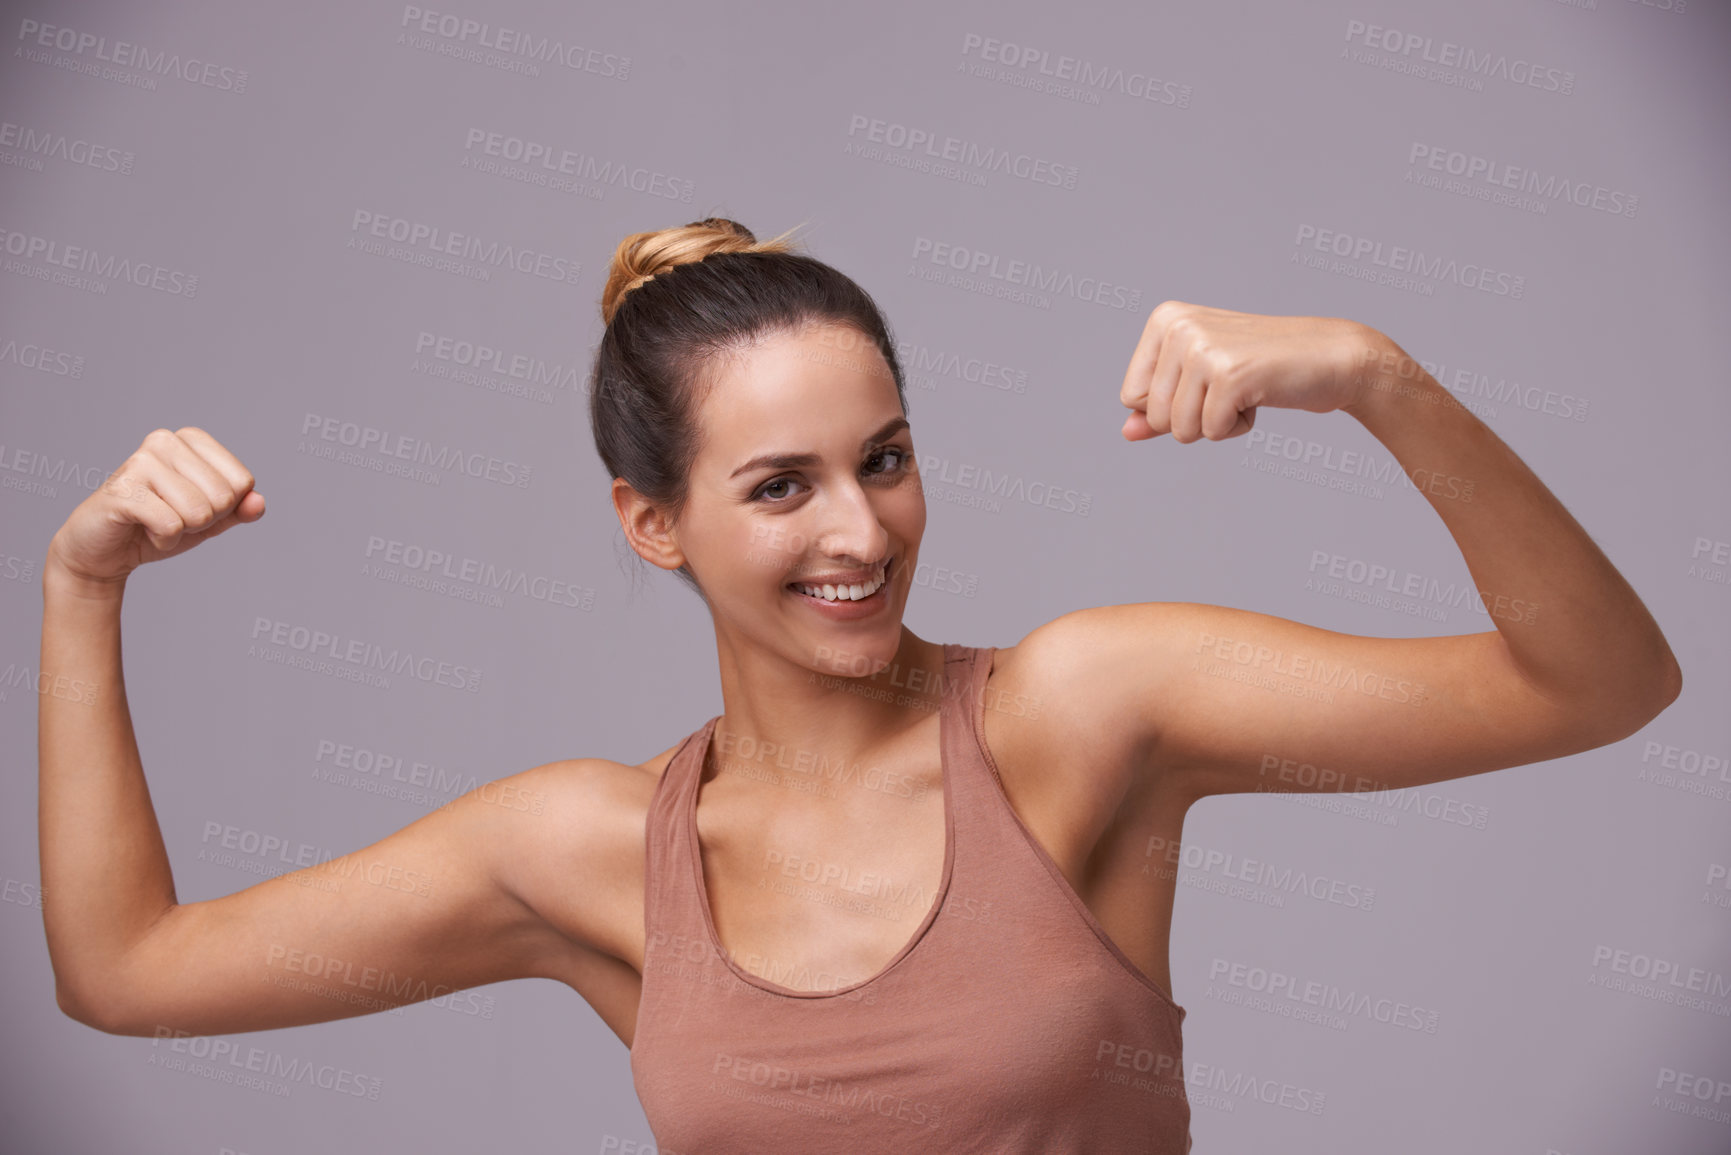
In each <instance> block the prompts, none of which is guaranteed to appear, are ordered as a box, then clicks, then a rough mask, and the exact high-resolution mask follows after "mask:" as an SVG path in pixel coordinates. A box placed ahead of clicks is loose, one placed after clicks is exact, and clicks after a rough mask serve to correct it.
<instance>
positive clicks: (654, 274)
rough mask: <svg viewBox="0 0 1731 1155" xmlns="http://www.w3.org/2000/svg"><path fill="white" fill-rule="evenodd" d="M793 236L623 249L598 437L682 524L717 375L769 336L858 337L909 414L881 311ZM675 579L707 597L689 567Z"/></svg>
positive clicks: (690, 240)
mask: <svg viewBox="0 0 1731 1155" xmlns="http://www.w3.org/2000/svg"><path fill="white" fill-rule="evenodd" d="M792 231H793V230H791V229H790V230H788V232H786V233H783V234H781V235H780V236H777V237H774V238H772V239H770V240H767V241H759V240H758V239H757V237H756V236H755V235H753V233H752V231H751V230H750V229H748V228H746V227H745V226H744V225H742V224H739V223H738V222H736V221H730V220H727V219H726V218H724V217H707V218H705V219H703V220H700V221H693V222H691V223H690V224H688V225H681V226H679V227H677V228H668V229H659V230H655V231H651V232H642V233H632V234H631V235H630V236H628V237H626V238H625V239H624V240H622V241H620V242H619V247H618V248H617V249H615V250H614V253H613V264H612V267H611V268H610V269H609V270H608V274H607V285H606V288H605V289H603V290H602V293H601V319H602V320H603V321H604V322H606V325H607V328H606V331H605V332H604V333H603V334H602V336H601V344H600V347H599V348H598V349H597V350H596V354H595V366H594V370H593V371H592V373H591V374H590V379H589V423H590V428H591V429H592V431H593V432H594V435H595V448H596V451H597V452H599V453H600V454H601V461H602V463H603V464H604V465H606V467H607V472H608V474H609V475H610V476H612V477H616V478H617V477H622V478H624V479H625V480H626V481H627V482H628V483H629V484H630V485H631V487H632V488H633V489H635V490H636V491H637V492H638V493H641V494H642V495H643V496H644V497H646V498H648V499H649V500H650V501H652V502H654V503H656V504H657V505H659V506H660V507H661V508H662V509H663V510H664V511H665V512H666V513H667V515H668V516H669V517H670V518H671V519H673V520H675V521H677V520H678V518H679V515H680V513H681V511H683V509H684V508H685V501H686V497H687V493H688V488H689V481H690V474H691V463H692V461H693V460H694V459H695V458H696V456H697V451H698V449H699V448H700V447H701V445H702V431H701V430H700V429H699V428H698V426H697V421H696V413H697V409H698V406H699V405H700V404H701V403H702V400H703V398H704V396H706V395H707V392H708V390H709V389H710V388H711V387H713V384H714V377H713V376H712V373H711V371H712V369H713V368H714V367H715V365H716V363H717V362H718V361H720V360H722V359H724V358H728V357H732V356H736V355H738V354H739V353H741V352H743V351H744V350H745V349H746V348H748V347H749V346H751V345H753V344H755V343H756V342H758V341H760V340H762V339H763V338H765V337H768V336H771V335H775V334H779V333H796V332H798V331H800V330H802V329H804V328H805V327H806V326H807V325H810V324H814V323H824V322H827V323H834V324H840V325H845V326H848V327H850V328H852V329H854V330H855V331H856V332H858V333H859V334H861V335H862V336H863V337H864V338H865V340H866V341H868V342H869V343H870V344H872V345H874V346H875V347H876V348H877V349H878V351H879V352H880V353H882V354H883V358H884V360H885V361H886V362H887V363H888V364H889V369H890V374H891V376H892V377H893V378H894V379H895V384H896V396H897V399H898V400H899V401H900V402H901V407H902V413H903V415H904V416H905V415H906V414H907V411H908V401H907V390H906V386H905V384H904V382H903V379H902V370H901V365H900V363H899V361H898V360H897V358H896V352H895V344H894V342H893V341H892V339H891V337H890V333H889V326H888V324H887V323H886V322H885V320H884V317H883V314H882V313H881V312H880V311H879V310H878V307H877V303H876V302H875V301H873V300H872V298H871V296H870V294H868V293H867V292H866V291H865V290H864V289H862V288H860V287H859V285H857V284H856V283H854V281H853V279H852V278H850V277H848V276H847V275H846V274H844V273H842V272H839V271H838V270H836V269H834V268H832V267H831V266H829V265H827V264H825V263H824V262H822V261H819V260H817V259H816V258H814V257H809V256H806V255H804V254H802V253H797V252H794V251H793V249H792V246H791V245H790V244H789V243H788V241H787V238H788V236H789V235H790V234H791V233H792ZM633 556H635V555H633ZM676 572H677V573H678V574H679V576H680V578H681V579H682V580H684V581H685V582H686V584H687V585H689V586H690V587H691V588H692V589H693V590H695V591H696V592H697V594H698V596H699V597H703V596H704V595H703V590H702V587H701V586H699V585H698V583H697V580H696V578H695V577H694V576H693V575H692V574H691V572H690V568H689V567H688V566H684V565H682V566H680V567H679V569H678V570H677V571H676ZM705 600H706V601H707V598H705Z"/></svg>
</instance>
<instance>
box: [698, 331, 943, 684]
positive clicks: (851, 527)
mask: <svg viewBox="0 0 1731 1155" xmlns="http://www.w3.org/2000/svg"><path fill="white" fill-rule="evenodd" d="M713 380H714V387H713V388H711V389H710V390H709V392H708V395H707V396H706V397H705V398H704V400H703V402H702V404H701V405H700V406H699V409H698V412H697V420H698V423H699V426H700V428H701V429H702V431H703V432H702V442H703V444H702V447H701V448H700V449H699V451H698V454H697V457H696V459H695V460H694V461H693V463H692V468H691V482H690V492H689V497H688V499H687V504H686V506H685V509H684V511H683V512H682V513H681V515H680V519H679V524H678V526H677V527H676V529H675V530H674V536H675V538H676V540H677V542H678V546H679V550H680V552H681V553H683V554H684V557H685V561H686V562H687V563H688V564H689V565H690V567H691V572H692V573H693V574H694V575H695V576H696V578H697V581H698V583H699V584H700V585H702V587H703V589H704V592H705V594H706V595H707V597H708V601H709V606H710V609H711V612H712V613H713V614H714V615H715V618H716V623H717V626H718V628H719V629H720V630H721V631H722V632H723V634H724V635H729V634H730V635H732V637H733V638H734V640H735V641H736V642H738V643H746V644H749V645H752V646H756V647H767V648H769V649H771V650H773V651H775V652H776V653H778V654H780V655H782V656H783V657H785V658H787V659H788V660H790V661H792V662H795V663H798V664H799V665H802V666H805V667H807V668H809V669H815V670H820V671H823V672H826V673H835V674H843V675H849V676H861V675H866V674H871V673H874V672H876V671H877V670H879V669H882V668H883V667H884V666H886V665H888V664H890V663H891V662H893V661H894V659H895V656H896V653H897V651H898V648H899V646H900V644H901V631H902V625H901V621H902V612H903V609H904V608H905V606H906V604H907V597H908V592H909V590H910V589H911V588H912V584H913V583H912V575H913V573H914V571H915V567H916V564H917V559H918V555H919V547H920V538H921V536H922V535H923V534H924V533H925V528H926V502H925V495H924V493H922V492H921V490H920V481H919V472H918V470H917V467H916V465H915V462H914V445H913V436H912V432H911V431H910V429H909V428H908V424H907V421H906V419H905V418H904V417H903V416H902V408H901V403H900V401H899V399H898V397H897V394H896V386H895V379H894V378H893V377H892V376H891V375H890V369H889V364H888V363H887V362H886V361H885V360H884V358H883V355H882V354H881V353H880V352H879V351H878V349H877V347H876V345H875V343H874V342H873V341H872V340H871V339H870V338H868V337H866V336H864V335H862V334H861V333H859V332H858V331H857V330H855V329H853V328H851V327H845V326H840V325H833V324H828V323H825V324H820V325H813V326H809V327H807V328H806V329H805V330H804V331H803V332H801V333H799V334H798V335H790V334H778V335H776V336H773V337H770V338H768V339H766V340H764V341H763V342H762V343H760V344H758V345H755V346H752V347H750V348H748V349H747V350H745V351H744V352H743V353H740V354H738V355H736V356H734V357H731V358H723V359H722V360H720V361H718V362H717V363H716V364H715V365H714V366H713ZM886 567H887V580H886V578H885V571H886ZM826 579H828V581H827V583H826ZM837 583H841V584H844V585H846V586H849V587H851V588H848V589H840V588H837V589H832V590H830V591H827V593H828V594H829V595H830V596H828V597H826V596H825V595H826V591H824V590H821V589H820V590H818V596H816V597H813V596H811V595H810V594H807V593H804V592H801V590H800V589H799V588H798V587H800V586H814V585H822V584H830V585H832V586H833V585H836V584H837ZM879 583H881V585H880V584H879ZM874 585H878V586H879V588H877V589H876V590H875V592H874V590H873V586H874ZM855 594H859V595H865V596H863V597H861V598H858V599H857V600H855V597H854V595H855ZM831 597H833V599H834V600H831Z"/></svg>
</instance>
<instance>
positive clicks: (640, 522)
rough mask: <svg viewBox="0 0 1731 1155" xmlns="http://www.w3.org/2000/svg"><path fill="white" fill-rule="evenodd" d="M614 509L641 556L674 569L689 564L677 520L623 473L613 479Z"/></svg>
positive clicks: (661, 566)
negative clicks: (680, 546)
mask: <svg viewBox="0 0 1731 1155" xmlns="http://www.w3.org/2000/svg"><path fill="white" fill-rule="evenodd" d="M613 511H614V512H615V513H617V514H618V515H619V526H620V528H621V529H623V530H624V531H625V540H626V541H627V542H629V543H630V544H631V548H632V549H633V550H634V551H636V553H637V556H638V557H641V558H642V559H643V560H644V561H646V562H648V563H649V564H651V565H653V566H656V567H658V568H660V569H667V570H674V569H678V568H679V567H680V566H682V565H684V564H685V554H684V552H683V551H681V550H680V548H679V541H678V534H677V532H676V531H675V529H674V526H673V523H672V522H671V521H670V520H668V518H667V515H666V514H665V513H664V512H663V511H662V510H661V507H660V506H658V505H656V504H655V503H654V502H652V501H650V500H649V499H648V498H646V497H644V496H643V495H642V494H641V493H638V492H637V491H636V490H635V489H633V488H632V487H631V483H630V482H628V481H626V480H625V479H624V478H622V477H615V478H614V479H613Z"/></svg>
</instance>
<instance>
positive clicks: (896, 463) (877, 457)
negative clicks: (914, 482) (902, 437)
mask: <svg viewBox="0 0 1731 1155" xmlns="http://www.w3.org/2000/svg"><path fill="white" fill-rule="evenodd" d="M909 456H910V454H909V453H908V451H907V450H905V449H902V448H900V447H898V446H891V447H889V448H887V449H879V450H877V451H876V452H874V453H873V454H872V455H871V456H870V457H868V458H866V468H865V472H866V475H867V476H869V477H882V476H884V475H885V474H892V473H900V472H901V471H902V470H903V469H904V468H906V466H907V463H908V458H909ZM798 484H799V482H798V481H795V480H794V479H793V478H791V477H777V478H775V479H773V480H771V481H766V482H764V483H763V485H761V486H760V487H759V488H758V490H757V492H756V493H754V494H752V495H751V499H752V500H753V501H765V500H767V501H769V502H770V503H771V504H774V505H779V504H780V503H781V502H783V501H785V500H787V499H788V498H789V497H791V496H792V494H791V493H789V492H788V491H787V489H786V487H787V486H790V485H798Z"/></svg>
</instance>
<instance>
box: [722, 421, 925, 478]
mask: <svg viewBox="0 0 1731 1155" xmlns="http://www.w3.org/2000/svg"><path fill="white" fill-rule="evenodd" d="M906 428H908V419H907V418H906V417H892V418H890V419H889V420H888V421H886V422H884V423H883V426H882V428H880V429H879V430H878V431H877V432H876V433H873V434H872V435H871V436H870V437H867V438H866V439H865V440H864V441H862V442H860V445H859V450H860V452H861V453H864V452H865V451H866V450H868V449H870V448H871V447H872V446H873V445H875V444H877V443H878V442H880V441H885V440H887V439H889V438H891V437H894V436H895V435H896V434H898V433H900V432H901V431H902V430H904V429H906ZM820 460H822V459H821V458H819V457H818V455H817V454H815V453H760V454H758V455H757V456H756V457H753V458H752V459H751V460H750V461H747V462H746V463H745V464H744V465H742V466H740V467H739V468H738V469H736V470H734V471H733V472H732V473H730V474H728V475H727V477H728V480H729V481H731V480H733V479H734V478H735V477H738V476H739V475H740V474H742V473H745V472H747V471H749V470H753V469H762V468H763V467H765V466H773V467H775V468H776V469H792V468H794V467H796V466H800V465H816V464H817V463H818V462H819V461H820Z"/></svg>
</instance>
